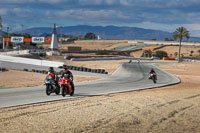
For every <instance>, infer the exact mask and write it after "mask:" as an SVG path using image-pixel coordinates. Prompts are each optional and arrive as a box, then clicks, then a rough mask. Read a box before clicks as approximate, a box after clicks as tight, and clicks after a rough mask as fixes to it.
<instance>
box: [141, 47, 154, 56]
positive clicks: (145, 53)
mask: <svg viewBox="0 0 200 133" xmlns="http://www.w3.org/2000/svg"><path fill="white" fill-rule="evenodd" d="M142 57H152V51H151V50H150V49H149V50H144V52H143V54H142Z"/></svg>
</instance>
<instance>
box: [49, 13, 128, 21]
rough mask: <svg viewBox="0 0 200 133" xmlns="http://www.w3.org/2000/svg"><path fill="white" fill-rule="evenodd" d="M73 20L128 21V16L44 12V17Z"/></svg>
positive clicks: (119, 14)
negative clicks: (52, 16)
mask: <svg viewBox="0 0 200 133" xmlns="http://www.w3.org/2000/svg"><path fill="white" fill-rule="evenodd" d="M52 14H54V16H55V17H56V16H57V17H59V18H63V19H73V20H82V21H87V20H90V21H91V20H92V21H112V20H113V19H115V20H117V19H128V18H129V17H128V16H125V15H123V14H122V13H121V12H120V11H115V10H65V11H57V12H54V13H50V12H46V15H49V16H51V15H52Z"/></svg>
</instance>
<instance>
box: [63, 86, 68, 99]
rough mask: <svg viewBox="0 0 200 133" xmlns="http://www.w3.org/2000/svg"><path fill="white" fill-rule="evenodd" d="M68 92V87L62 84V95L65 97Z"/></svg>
mask: <svg viewBox="0 0 200 133" xmlns="http://www.w3.org/2000/svg"><path fill="white" fill-rule="evenodd" d="M66 92H67V87H65V86H62V96H63V97H65V96H66Z"/></svg>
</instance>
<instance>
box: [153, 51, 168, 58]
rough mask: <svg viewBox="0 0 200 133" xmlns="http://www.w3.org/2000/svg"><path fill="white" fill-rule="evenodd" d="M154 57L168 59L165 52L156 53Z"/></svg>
mask: <svg viewBox="0 0 200 133" xmlns="http://www.w3.org/2000/svg"><path fill="white" fill-rule="evenodd" d="M155 56H156V57H159V58H160V59H162V58H163V57H168V54H167V52H165V51H156V54H155Z"/></svg>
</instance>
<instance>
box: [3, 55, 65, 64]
mask: <svg viewBox="0 0 200 133" xmlns="http://www.w3.org/2000/svg"><path fill="white" fill-rule="evenodd" d="M0 61H7V62H15V63H23V64H31V65H38V66H48V67H59V66H62V65H63V64H64V63H63V62H55V61H47V60H37V59H28V58H22V57H12V56H4V55H0Z"/></svg>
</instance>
